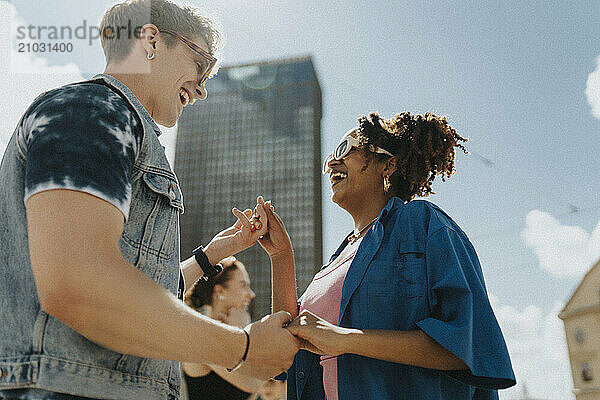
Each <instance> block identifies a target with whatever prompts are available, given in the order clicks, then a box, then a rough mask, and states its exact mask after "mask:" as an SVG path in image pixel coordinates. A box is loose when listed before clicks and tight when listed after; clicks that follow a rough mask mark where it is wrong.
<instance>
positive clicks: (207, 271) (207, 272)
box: [192, 246, 223, 281]
mask: <svg viewBox="0 0 600 400" xmlns="http://www.w3.org/2000/svg"><path fill="white" fill-rule="evenodd" d="M192 254H193V255H194V258H195V259H196V262H197V263H198V265H199V266H200V268H202V271H203V272H204V276H202V278H200V279H204V280H205V281H211V280H213V278H214V277H215V276H217V274H218V273H219V272H221V271H223V266H222V265H221V264H217V265H212V264H211V263H210V261H208V257H207V256H206V254H205V253H204V248H203V247H202V246H200V247H198V248H197V249H195V250H194V251H192Z"/></svg>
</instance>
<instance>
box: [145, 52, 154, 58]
mask: <svg viewBox="0 0 600 400" xmlns="http://www.w3.org/2000/svg"><path fill="white" fill-rule="evenodd" d="M146 58H147V59H148V60H154V53H152V55H150V53H148V54H146Z"/></svg>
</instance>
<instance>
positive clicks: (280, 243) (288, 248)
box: [255, 196, 293, 258]
mask: <svg viewBox="0 0 600 400" xmlns="http://www.w3.org/2000/svg"><path fill="white" fill-rule="evenodd" d="M257 203H258V204H257V205H256V208H255V210H258V209H262V210H263V211H264V213H265V214H266V216H267V219H266V221H267V233H266V234H264V235H263V236H262V237H261V238H259V239H258V243H259V244H260V245H261V246H262V248H263V249H265V251H266V252H267V254H268V255H269V257H271V258H273V257H274V256H277V255H280V254H286V255H289V254H291V253H293V248H292V241H291V240H290V236H289V235H288V233H287V231H286V229H285V225H284V224H283V221H282V220H281V217H279V215H277V213H276V212H275V208H274V207H273V205H272V204H271V201H267V202H265V201H264V199H263V198H262V196H258V199H257Z"/></svg>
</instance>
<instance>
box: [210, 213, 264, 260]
mask: <svg viewBox="0 0 600 400" xmlns="http://www.w3.org/2000/svg"><path fill="white" fill-rule="evenodd" d="M231 212H232V213H233V215H235V216H236V217H237V221H236V222H235V223H234V224H233V225H232V226H230V227H229V228H227V229H225V230H223V231H221V232H219V233H217V234H216V235H215V237H213V238H212V240H211V241H210V243H209V244H208V245H207V246H206V248H205V249H204V253H205V254H206V256H207V257H208V261H209V262H210V263H211V264H212V265H215V264H216V263H218V262H219V261H221V260H222V259H224V258H226V257H229V256H232V255H234V254H237V253H239V252H240V251H243V250H246V249H247V248H249V247H251V246H252V245H254V243H256V241H257V240H258V238H259V237H261V236H263V235H265V234H266V233H267V224H266V223H261V222H260V220H261V219H262V220H263V221H266V220H267V214H266V212H265V211H264V208H262V207H258V208H255V212H256V213H257V215H258V216H259V219H258V220H253V222H251V221H250V219H251V218H252V210H250V209H246V210H244V211H243V212H242V211H240V210H239V209H237V208H233V209H232V210H231Z"/></svg>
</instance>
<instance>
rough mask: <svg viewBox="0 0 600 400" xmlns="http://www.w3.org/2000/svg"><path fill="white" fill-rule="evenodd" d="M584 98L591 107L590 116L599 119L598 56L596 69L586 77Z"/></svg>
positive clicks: (599, 71) (599, 66) (599, 73)
mask: <svg viewBox="0 0 600 400" xmlns="http://www.w3.org/2000/svg"><path fill="white" fill-rule="evenodd" d="M585 96H586V97H587V101H588V103H590V106H591V107H592V115H594V117H596V118H600V56H598V57H597V58H596V69H595V70H594V72H592V73H591V74H590V75H589V76H588V79H587V83H586V85H585Z"/></svg>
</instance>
